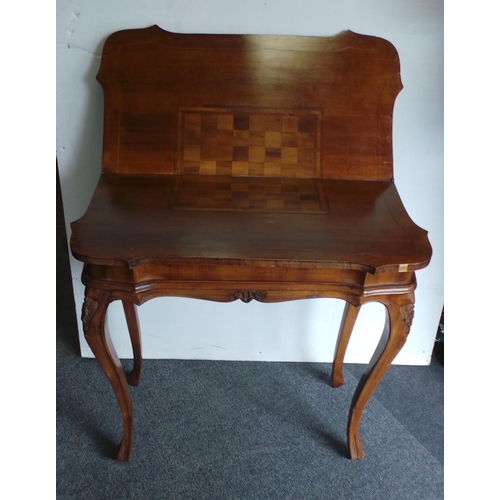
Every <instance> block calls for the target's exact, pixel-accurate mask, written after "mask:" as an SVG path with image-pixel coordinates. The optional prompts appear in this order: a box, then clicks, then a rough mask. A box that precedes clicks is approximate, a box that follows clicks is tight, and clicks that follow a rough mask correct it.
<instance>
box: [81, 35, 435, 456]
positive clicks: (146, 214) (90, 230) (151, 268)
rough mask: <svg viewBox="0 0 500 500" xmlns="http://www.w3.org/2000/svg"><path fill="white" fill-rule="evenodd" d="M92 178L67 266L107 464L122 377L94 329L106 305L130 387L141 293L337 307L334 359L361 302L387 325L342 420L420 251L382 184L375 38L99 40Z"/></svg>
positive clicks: (383, 114) (397, 309)
mask: <svg viewBox="0 0 500 500" xmlns="http://www.w3.org/2000/svg"><path fill="white" fill-rule="evenodd" d="M98 79H99V81H100V82H101V84H102V86H103V89H104V97H105V112H104V148H103V165H102V175H101V177H100V180H99V183H98V185H97V188H96V191H95V193H94V196H93V198H92V200H91V202H90V205H89V207H88V209H87V211H86V213H85V214H84V215H83V216H82V217H81V218H80V219H79V220H78V221H75V222H74V223H73V224H72V236H71V249H72V253H73V255H74V256H75V257H76V258H77V259H79V260H80V261H82V262H83V263H84V268H83V273H82V281H83V283H84V284H85V286H86V291H85V301H84V304H83V311H82V322H83V329H84V333H85V338H86V339H87V342H88V343H89V346H90V348H91V349H92V351H93V352H94V354H95V356H96V358H97V360H98V361H99V363H100V364H101V366H102V368H103V370H104V372H105V373H106V376H107V377H108V379H109V381H110V383H111V385H112V387H113V389H114V391H115V394H116V397H117V400H118V403H119V406H120V410H121V413H122V420H123V427H124V434H123V440H122V443H121V445H120V448H119V452H118V455H117V459H118V460H128V459H129V458H130V453H131V446H132V407H131V399H130V394H129V391H128V386H127V379H126V377H125V373H124V371H123V368H122V366H121V363H120V361H119V359H118V357H117V356H116V353H115V351H114V348H113V345H112V343H111V339H110V337H109V335H108V333H107V330H106V323H105V317H106V311H107V307H108V304H109V303H110V302H112V301H114V300H121V301H122V303H123V308H124V313H125V316H126V320H127V325H128V328H129V332H130V338H131V343H132V348H133V353H134V368H133V370H132V372H131V373H130V374H129V375H128V383H129V384H131V385H137V384H138V383H139V378H140V373H141V366H142V359H141V336H140V328H139V323H138V319H137V310H136V306H137V305H140V304H142V303H144V302H145V301H147V300H150V299H152V298H155V297H161V296H179V297H191V298H198V299H205V300H214V301H221V302H230V301H234V300H241V301H243V302H250V301H252V300H257V301H260V302H278V301H286V300H297V299H305V298H315V297H333V298H340V299H343V300H345V301H346V310H345V313H344V317H343V319H342V324H341V328H340V331H339V335H338V340H337V346H336V351H335V353H334V357H333V359H334V361H333V366H332V384H333V386H334V387H338V386H340V385H342V384H343V382H344V381H343V377H342V365H343V360H344V355H345V352H346V349H347V345H348V342H349V337H350V335H351V332H352V329H353V327H354V324H355V320H356V317H357V314H358V311H359V308H360V307H361V305H362V304H364V303H367V302H370V301H377V302H380V303H382V304H384V306H385V308H386V311H387V324H386V328H385V330H384V333H383V335H382V338H381V340H380V344H379V347H378V348H377V350H376V352H375V353H374V356H373V359H372V361H371V363H370V364H369V366H368V368H367V371H366V373H365V375H364V376H363V378H362V379H361V380H360V383H359V385H358V388H357V390H356V393H355V394H354V397H353V400H352V404H351V408H350V411H349V418H348V425H347V441H348V446H349V453H350V456H351V458H353V459H359V458H362V457H363V456H364V452H363V449H362V447H361V443H360V438H359V422H360V418H361V415H362V412H363V409H364V408H365V406H366V404H367V402H368V400H369V398H370V396H371V394H372V393H373V391H374V390H375V388H376V386H377V384H378V383H379V381H380V379H381V378H382V377H383V375H384V374H385V372H386V371H387V369H388V368H389V366H390V364H391V362H392V361H393V359H394V358H395V356H396V355H397V353H398V352H399V350H400V349H401V347H402V346H403V344H404V342H405V340H406V337H407V335H408V333H409V330H410V326H411V320H412V317H413V304H414V290H415V287H416V279H415V271H416V270H418V269H422V268H424V267H425V266H426V265H427V264H428V263H429V261H430V258H431V253H432V252H431V247H430V245H429V241H428V239H427V233H426V231H424V230H423V229H421V228H419V227H418V226H416V225H415V224H414V223H413V221H412V220H411V219H410V217H409V216H408V214H407V213H406V210H405V208H404V206H403V203H402V201H401V199H400V197H399V194H398V192H397V190H396V187H395V185H394V181H393V169H392V130H391V129H392V109H393V106H394V100H395V98H396V95H397V94H398V92H399V91H400V90H401V88H402V87H401V81H400V76H399V59H398V56H397V52H396V51H395V49H394V47H393V46H392V45H391V44H390V43H389V42H387V41H385V40H382V39H379V38H375V37H370V36H364V35H358V34H355V33H353V32H350V31H346V32H343V33H341V34H339V35H337V36H335V37H324V38H322V37H284V36H283V37H269V36H241V35H179V34H173V33H168V32H165V31H163V30H161V29H160V28H158V27H156V26H154V27H151V28H147V29H142V30H127V31H122V32H118V33H115V34H113V35H111V36H110V37H109V38H108V40H107V41H106V43H105V45H104V49H103V58H102V63H101V68H100V70H99V75H98Z"/></svg>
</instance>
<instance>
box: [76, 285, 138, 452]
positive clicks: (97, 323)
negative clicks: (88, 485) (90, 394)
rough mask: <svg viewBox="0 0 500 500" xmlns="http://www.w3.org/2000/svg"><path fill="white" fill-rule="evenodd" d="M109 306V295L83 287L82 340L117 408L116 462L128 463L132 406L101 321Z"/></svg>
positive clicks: (123, 378) (126, 386)
mask: <svg viewBox="0 0 500 500" xmlns="http://www.w3.org/2000/svg"><path fill="white" fill-rule="evenodd" d="M109 302H110V297H109V292H107V291H104V290H98V289H94V288H88V287H87V288H86V289H85V300H84V302H83V309H82V323H83V331H84V334H85V339H86V340H87V342H88V344H89V347H90V349H92V352H93V353H94V355H95V357H96V359H97V361H98V362H99V364H100V365H101V367H102V369H103V370H104V373H105V374H106V376H107V377H108V380H109V381H110V383H111V386H112V387H113V390H114V391H115V394H116V398H117V399H118V404H119V405H120V410H121V413H122V419H123V439H122V442H121V444H120V448H119V450H118V453H117V455H116V459H117V460H120V461H128V460H129V459H130V450H131V446H132V403H131V400H130V393H129V390H128V385H127V381H126V379H125V373H124V372H123V368H122V365H121V363H120V360H119V359H118V356H117V355H116V352H115V349H114V346H113V344H112V342H111V338H110V336H109V332H108V329H107V327H106V322H105V319H106V311H107V309H108V305H109Z"/></svg>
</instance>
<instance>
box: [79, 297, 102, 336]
mask: <svg viewBox="0 0 500 500" xmlns="http://www.w3.org/2000/svg"><path fill="white" fill-rule="evenodd" d="M98 305H99V302H97V300H94V299H91V298H89V297H85V300H84V301H83V306H82V323H83V331H84V332H86V331H87V329H88V327H89V324H90V320H91V319H92V316H93V315H94V313H95V312H96V310H97V306H98Z"/></svg>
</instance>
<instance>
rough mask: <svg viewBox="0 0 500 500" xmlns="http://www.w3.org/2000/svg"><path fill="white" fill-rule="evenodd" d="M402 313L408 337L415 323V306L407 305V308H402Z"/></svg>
mask: <svg viewBox="0 0 500 500" xmlns="http://www.w3.org/2000/svg"><path fill="white" fill-rule="evenodd" d="M400 311H401V317H402V318H403V323H404V325H405V330H406V335H408V333H409V331H410V328H411V324H412V322H413V315H414V306H413V304H406V305H405V306H402V307H401V309H400Z"/></svg>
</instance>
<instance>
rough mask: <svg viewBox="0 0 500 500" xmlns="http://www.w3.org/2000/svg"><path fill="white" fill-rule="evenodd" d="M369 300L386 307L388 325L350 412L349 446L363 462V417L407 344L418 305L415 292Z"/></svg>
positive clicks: (362, 379)
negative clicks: (415, 305)
mask: <svg viewBox="0 0 500 500" xmlns="http://www.w3.org/2000/svg"><path fill="white" fill-rule="evenodd" d="M370 300H378V301H379V302H382V303H383V304H384V305H385V307H386V322H385V327H384V332H383V334H382V338H381V339H380V342H379V345H378V347H377V349H376V350H375V353H374V355H373V357H372V359H371V361H370V363H369V365H368V367H367V369H366V371H365V373H364V374H363V376H362V377H361V379H360V381H359V384H358V386H357V388H356V391H355V393H354V397H353V399H352V403H351V408H350V410H349V420H348V423H347V444H348V447H349V453H350V456H351V459H353V460H358V459H362V458H364V456H365V454H364V452H363V448H362V446H361V442H360V440H359V422H360V419H361V414H362V413H363V410H364V409H365V406H366V404H367V403H368V400H369V399H370V397H371V395H372V394H373V391H374V390H375V388H376V387H377V385H378V384H379V382H380V380H382V377H383V376H384V375H385V373H386V372H387V370H388V369H389V366H390V365H391V363H392V361H393V360H394V358H395V357H396V355H397V354H398V353H399V351H400V350H401V348H402V347H403V345H404V343H405V342H406V337H407V336H408V333H409V331H410V326H411V321H412V319H413V304H414V302H415V299H414V296H413V293H408V294H404V295H392V296H391V295H389V296H385V297H379V298H370Z"/></svg>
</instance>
